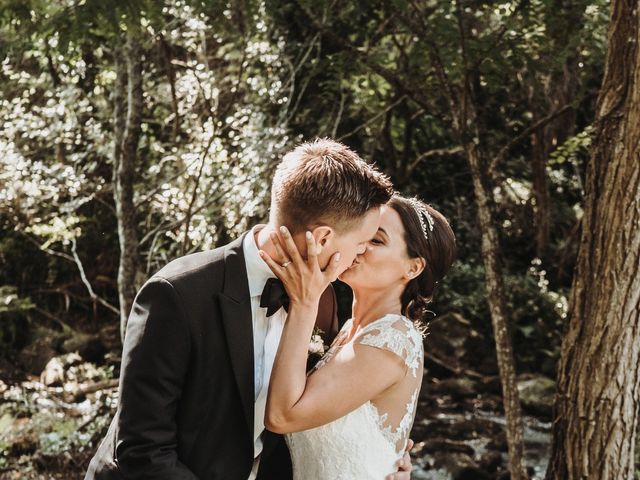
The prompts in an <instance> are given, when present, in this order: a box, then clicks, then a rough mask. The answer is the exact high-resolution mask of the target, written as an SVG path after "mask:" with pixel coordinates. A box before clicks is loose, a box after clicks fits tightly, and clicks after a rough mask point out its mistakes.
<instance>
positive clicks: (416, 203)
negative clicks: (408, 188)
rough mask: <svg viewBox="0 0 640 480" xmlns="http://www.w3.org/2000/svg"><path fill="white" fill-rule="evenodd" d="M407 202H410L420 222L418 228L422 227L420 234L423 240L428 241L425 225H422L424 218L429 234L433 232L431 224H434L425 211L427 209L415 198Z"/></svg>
mask: <svg viewBox="0 0 640 480" xmlns="http://www.w3.org/2000/svg"><path fill="white" fill-rule="evenodd" d="M409 201H410V202H411V205H412V206H413V209H414V210H415V211H416V213H417V214H418V219H419V220H420V226H421V227H422V233H424V238H427V239H428V238H429V235H428V234H427V224H426V223H424V217H426V218H427V222H428V223H429V231H430V232H433V224H434V221H433V217H432V216H431V214H430V213H429V212H428V211H427V209H426V208H425V207H424V205H423V203H422V202H421V201H420V200H418V199H417V198H411V199H410V200H409Z"/></svg>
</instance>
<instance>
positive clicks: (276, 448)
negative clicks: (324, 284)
mask: <svg viewBox="0 0 640 480" xmlns="http://www.w3.org/2000/svg"><path fill="white" fill-rule="evenodd" d="M245 235H246V234H245ZM243 238H244V236H243V237H242V238H240V239H238V240H236V241H234V242H232V243H231V244H229V245H227V246H225V247H221V248H218V249H215V250H211V251H206V252H201V253H196V254H193V255H188V256H185V257H181V258H178V259H177V260H174V261H173V262H171V263H169V264H168V265H167V266H166V267H164V268H163V269H162V270H160V271H159V272H158V273H157V274H156V275H154V276H153V277H152V278H151V279H150V280H149V281H147V283H146V284H145V285H144V286H143V287H142V289H141V290H140V291H139V292H138V295H137V296H136V299H135V302H134V305H133V307H132V310H131V313H130V315H129V321H128V324H127V331H126V335H125V340H124V346H123V353H122V368H121V374H120V398H119V403H118V409H117V411H116V414H115V416H114V418H113V421H112V422H111V425H110V427H109V430H108V432H107V435H106V437H105V438H104V440H103V441H102V443H101V444H100V446H99V447H98V450H97V452H96V454H95V455H94V457H93V459H92V460H91V463H90V465H89V469H88V471H87V474H86V476H85V480H93V479H96V480H115V479H135V480H143V479H155V480H161V479H162V480H195V479H199V480H218V479H229V480H231V479H233V480H235V479H237V480H246V479H247V478H248V476H249V473H250V471H251V467H252V464H253V415H254V359H253V328H252V325H253V322H252V316H251V304H250V297H249V286H248V281H247V271H246V266H245V262H244V254H243V249H242V240H243ZM317 325H318V326H319V327H320V328H321V329H322V330H324V331H325V332H328V334H327V338H326V339H325V341H326V342H331V340H332V338H333V336H335V334H336V332H337V328H338V323H337V315H336V301H335V294H334V292H333V289H332V288H331V287H329V288H328V289H327V291H326V292H325V293H324V294H323V297H322V299H321V304H320V308H319V314H318V319H317ZM263 441H264V450H263V453H262V456H261V462H260V470H259V473H258V478H259V479H287V478H291V460H290V458H289V454H288V450H287V448H286V445H285V443H284V441H283V438H282V436H280V435H276V434H274V433H271V432H265V434H264V437H263Z"/></svg>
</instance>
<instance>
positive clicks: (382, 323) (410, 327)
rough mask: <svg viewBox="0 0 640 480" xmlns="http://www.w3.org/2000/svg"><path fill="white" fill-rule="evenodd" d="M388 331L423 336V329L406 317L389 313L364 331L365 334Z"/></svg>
mask: <svg viewBox="0 0 640 480" xmlns="http://www.w3.org/2000/svg"><path fill="white" fill-rule="evenodd" d="M388 329H393V330H399V331H401V332H404V333H409V334H410V335H413V334H419V335H420V336H422V328H421V327H419V326H418V325H417V324H416V323H415V322H414V321H412V320H410V319H409V318H407V317H405V316H404V315H400V314H396V313H388V314H386V315H385V316H383V317H380V318H379V319H377V320H374V321H373V322H371V323H370V324H369V325H367V326H366V327H365V328H364V329H363V332H365V331H370V330H379V331H383V330H388Z"/></svg>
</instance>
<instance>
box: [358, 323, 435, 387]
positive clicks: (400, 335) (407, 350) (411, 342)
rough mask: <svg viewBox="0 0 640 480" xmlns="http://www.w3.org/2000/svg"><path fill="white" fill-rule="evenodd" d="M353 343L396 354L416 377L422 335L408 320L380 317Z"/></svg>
mask: <svg viewBox="0 0 640 480" xmlns="http://www.w3.org/2000/svg"><path fill="white" fill-rule="evenodd" d="M355 343H357V344H361V345H368V346H371V347H376V348H380V349H382V350H387V351H389V352H392V353H394V354H396V355H397V356H399V357H400V358H402V359H403V360H404V363H405V365H406V366H407V368H408V369H409V371H410V372H411V374H412V375H413V376H414V377H416V375H417V371H418V368H420V362H421V360H422V356H423V346H422V334H421V333H420V331H419V330H418V329H417V328H416V327H415V326H414V325H413V323H412V322H411V321H410V320H409V319H407V318H405V317H402V316H399V315H387V316H385V317H382V318H381V319H379V320H376V321H374V322H371V323H370V324H369V325H367V326H366V327H365V328H364V329H363V330H362V332H361V333H360V335H359V336H358V338H357V339H356V340H355Z"/></svg>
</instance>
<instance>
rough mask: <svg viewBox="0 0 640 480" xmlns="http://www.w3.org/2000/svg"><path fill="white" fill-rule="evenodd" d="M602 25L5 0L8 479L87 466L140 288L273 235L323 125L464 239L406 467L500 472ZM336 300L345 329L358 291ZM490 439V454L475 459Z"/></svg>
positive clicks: (564, 305)
mask: <svg viewBox="0 0 640 480" xmlns="http://www.w3.org/2000/svg"><path fill="white" fill-rule="evenodd" d="M610 10H611V6H610V4H609V2H607V1H604V0H602V1H599V0H596V1H580V0H574V1H570V0H528V1H525V0H520V1H497V2H494V1H483V2H479V1H462V0H461V1H458V2H450V1H441V0H392V1H382V0H374V1H369V0H360V1H357V0H349V1H339V0H334V1H331V2H329V1H326V2H324V1H321V2H314V1H307V0H299V1H291V0H265V1H257V0H245V1H238V2H220V1H214V0H207V1H188V0H165V1H162V2H155V1H142V0H129V1H101V2H98V1H94V0H86V1H84V0H82V1H74V0H57V1H46V0H29V1H10V0H4V1H3V2H2V4H1V8H0V60H1V61H2V65H1V70H0V81H1V85H2V87H1V89H0V118H1V119H2V120H1V121H2V124H1V125H2V127H1V128H0V152H2V155H1V156H0V379H1V381H0V392H2V394H3V396H4V398H3V403H2V404H1V405H0V472H2V473H0V475H6V476H7V478H18V477H12V476H11V475H13V474H16V473H17V472H21V475H22V476H21V477H19V478H27V477H26V476H25V475H32V477H28V478H49V477H46V475H49V476H50V477H51V478H54V477H55V478H58V477H56V475H61V476H60V477H59V478H71V477H70V476H69V475H70V472H72V473H73V474H74V475H77V476H81V472H83V471H84V469H85V468H86V462H87V460H88V458H89V457H90V455H91V453H92V452H93V450H94V449H95V446H96V445H97V442H98V441H99V440H100V438H101V437H102V435H103V434H104V432H105V425H106V424H107V422H108V420H109V419H110V415H111V414H112V413H113V408H114V405H115V398H116V395H117V390H116V389H115V388H114V387H116V386H117V380H115V379H117V374H118V368H119V355H120V349H121V340H120V338H121V331H120V329H121V324H124V322H125V321H126V313H127V312H128V309H129V308H128V307H129V306H130V304H131V301H132V299H133V296H134V294H135V291H136V290H137V289H138V288H139V287H140V286H141V285H142V283H144V281H145V279H147V278H148V277H149V276H150V275H152V274H153V273H154V272H155V271H157V270H158V269H159V268H161V267H162V266H163V265H164V264H166V263H167V262H169V261H170V260H172V259H174V258H176V257H178V256H180V255H185V254H188V253H191V252H195V251H199V250H202V249H209V248H214V247H216V246H219V245H223V244H225V243H227V242H229V241H230V240H232V239H234V238H236V237H237V236H239V235H240V234H241V233H242V232H244V231H245V230H247V229H248V228H249V227H250V226H252V225H253V224H256V223H259V222H263V221H264V220H265V218H266V214H267V208H268V198H269V193H270V192H269V187H270V178H271V176H272V173H273V171H274V167H275V165H276V164H277V162H278V161H279V159H280V158H281V156H282V154H283V153H285V152H286V151H288V150H289V149H291V148H292V147H293V146H295V145H296V144H297V143H300V142H302V141H305V140H310V139H313V138H315V137H324V136H328V137H332V138H336V139H338V140H340V141H341V142H344V143H346V144H348V145H349V146H351V147H352V148H354V149H355V150H356V151H357V152H359V153H360V154H361V155H362V156H363V158H365V159H366V160H367V161H369V162H373V163H375V164H376V165H377V166H378V167H379V168H380V169H381V170H383V171H384V172H385V173H387V174H388V175H389V176H390V178H391V179H392V181H393V182H394V184H395V186H396V188H397V189H398V190H399V191H400V192H402V193H405V194H408V195H417V196H418V197H420V198H422V199H424V200H425V201H427V202H429V203H431V204H432V205H433V206H434V207H436V208H437V209H438V210H440V211H441V212H443V214H444V215H445V216H446V217H447V218H449V220H450V222H451V224H452V227H453V229H454V231H455V233H456V237H457V241H458V260H457V262H456V263H455V265H454V267H453V269H452V271H451V272H450V274H449V275H448V277H447V278H446V279H445V281H444V283H443V285H442V286H441V287H440V290H439V292H438V294H437V296H436V299H435V302H434V303H433V304H432V306H431V310H432V311H433V312H434V319H433V320H432V326H433V328H432V330H433V335H432V337H431V338H430V339H428V340H427V343H426V345H427V349H426V355H427V359H426V360H427V367H428V371H429V373H428V375H429V377H428V380H427V382H426V383H425V386H424V387H423V390H427V391H428V392H431V394H433V395H434V397H429V396H428V395H429V393H427V394H424V396H423V398H422V400H421V407H420V412H419V415H418V419H417V420H416V427H415V428H414V432H413V434H412V437H413V438H414V439H415V440H416V441H417V442H418V447H417V448H418V450H417V451H416V452H415V460H414V462H415V464H416V468H417V470H418V471H417V472H416V473H415V474H414V478H464V477H463V476H461V475H464V472H465V471H467V472H469V471H475V472H476V473H475V475H476V477H468V478H503V477H500V475H504V472H505V469H506V468H507V467H506V464H507V463H508V460H507V459H506V457H505V452H506V444H507V443H509V441H505V440H504V439H503V440H500V435H503V436H504V432H503V428H502V426H500V427H498V428H494V425H500V422H499V421H498V422H496V421H493V420H496V419H500V418H504V413H503V411H504V408H503V406H502V397H503V396H504V393H503V392H504V391H503V390H501V387H500V381H499V379H500V374H501V375H502V380H503V381H502V384H503V385H504V384H505V378H506V377H508V376H509V369H508V368H506V367H505V365H507V366H508V363H509V356H510V355H511V356H512V360H513V372H512V373H515V375H517V387H518V388H517V390H518V391H519V392H520V394H521V396H522V395H524V396H525V397H526V396H527V395H528V393H527V392H528V390H527V389H528V388H530V387H531V388H533V394H531V395H532V396H533V398H522V401H523V404H524V403H526V405H525V413H527V414H530V415H532V416H533V417H535V418H536V419H537V420H535V422H537V423H535V425H534V424H531V425H533V427H532V428H533V431H536V432H547V433H548V432H549V431H550V425H549V423H548V422H549V420H550V415H551V413H550V408H551V406H550V402H552V400H553V380H554V379H555V377H556V371H557V365H558V361H559V358H560V350H561V343H562V336H563V332H564V331H565V330H566V326H567V325H566V324H567V318H568V314H569V298H570V289H571V285H572V279H573V273H574V267H575V265H576V260H577V253H578V247H579V243H580V233H581V223H582V219H583V213H584V211H583V202H584V195H585V181H586V170H587V162H588V159H589V154H590V150H589V148H590V145H591V141H592V134H593V122H594V117H595V113H596V100H597V96H598V92H599V89H600V86H601V84H602V79H603V70H604V61H605V51H606V46H607V28H608V26H609V20H610ZM461 98H462V99H463V100H460V99H461ZM469 146H471V149H470V147H469ZM473 152H476V154H477V155H476V156H477V158H476V160H477V161H476V162H475V163H474V161H473V158H471V160H470V155H472V156H473V155H474V154H473ZM478 189H481V190H482V191H484V192H485V193H487V194H488V196H487V201H486V202H485V203H484V204H482V202H479V201H478V195H477V192H478V191H479V190H478ZM483 212H484V213H485V214H487V215H488V216H485V217H483ZM483 218H484V220H483ZM483 222H489V224H490V225H492V228H493V231H495V234H496V236H495V238H487V237H486V232H487V229H486V228H485V227H486V225H488V224H486V223H483ZM491 241H493V244H491V247H492V248H488V247H487V245H488V244H490V243H491ZM487 242H488V243H487ZM494 247H495V248H494ZM492 275H493V276H492ZM495 275H497V277H496V276H495ZM495 278H500V279H502V282H503V284H502V285H501V284H499V283H498V284H497V288H498V290H493V289H494V287H496V283H495V282H494V281H493V280H494V279H495ZM337 288H338V291H339V292H340V299H341V315H342V317H343V319H344V318H345V316H346V315H348V313H349V292H348V291H347V289H346V287H344V286H342V285H337ZM494 294H495V297H492V295H494ZM493 298H498V300H499V302H502V307H501V309H498V310H495V309H494V307H495V305H492V301H494V300H493ZM498 306H499V305H498ZM496 312H498V313H499V314H500V312H501V313H502V316H503V317H504V318H503V320H504V321H505V324H506V325H508V333H507V335H506V337H504V335H503V336H502V337H500V329H498V330H496V325H498V326H499V325H500V324H499V323H498V324H496V323H495V322H496ZM498 316H500V315H498ZM498 320H499V319H498ZM492 322H494V323H492ZM505 342H506V343H505ZM496 344H497V345H498V348H497V349H496ZM504 347H506V349H507V351H506V355H505V356H503V357H500V352H501V351H503V350H504ZM500 358H502V362H503V363H500ZM52 359H53V361H52ZM508 383H509V382H507V384H508ZM514 385H515V384H514ZM531 395H529V397H530V396H531ZM437 396H440V397H441V398H439V399H438V398H436V397H437ZM543 397H545V398H546V403H545V398H543ZM443 398H444V399H445V400H443ZM549 398H551V400H549ZM442 409H444V410H446V411H447V412H448V413H449V414H453V413H456V412H457V413H456V414H459V415H460V418H463V417H464V414H465V413H467V414H468V413H470V412H471V413H473V412H475V411H476V410H481V411H491V412H493V413H495V415H496V416H495V418H494V417H488V418H487V419H485V420H486V422H488V423H486V422H485V423H481V424H473V425H471V426H470V425H468V424H465V425H466V428H467V430H465V431H464V432H463V433H460V434H459V435H460V436H459V438H458V439H457V440H459V441H457V443H456V442H453V443H449V444H447V443H446V438H445V440H444V441H445V443H442V441H441V443H437V442H435V440H434V438H430V437H429V435H432V433H428V432H427V431H431V432H433V431H434V429H433V428H431V429H430V428H427V427H429V426H431V427H433V426H434V423H433V422H434V421H435V420H434V419H435V417H436V412H440V411H441V410H442ZM452 412H453V413H452ZM452 418H453V417H452ZM429 419H430V420H429ZM460 421H462V420H460ZM465 421H466V420H465ZM531 421H532V422H534V420H531ZM483 422H484V420H483ZM458 424H459V423H458ZM503 424H504V422H503ZM447 425H449V427H450V425H451V424H447ZM531 425H530V426H531ZM420 426H422V427H420ZM441 426H442V427H443V429H444V430H443V432H442V435H441V437H446V436H447V433H446V430H449V432H450V431H451V429H450V428H445V427H446V425H441ZM469 429H471V430H472V431H473V434H471V433H470V432H471V430H469ZM436 430H437V429H436ZM501 432H502V433H501ZM483 435H484V436H486V439H487V441H493V442H494V443H496V444H497V446H495V445H494V447H495V448H493V449H492V448H489V447H488V446H486V445H485V447H483V448H481V449H478V448H475V447H477V442H476V444H473V441H474V438H475V439H477V438H484V437H483ZM529 437H531V435H529ZM527 438H528V434H527V431H526V429H525V443H526V440H527ZM544 438H546V437H544V436H543V439H542V440H539V441H538V445H537V447H536V446H531V444H529V446H528V447H527V449H526V451H525V454H524V455H525V459H526V458H527V456H528V455H529V456H530V454H531V452H534V451H535V452H536V459H537V461H538V463H539V465H537V466H536V465H534V464H535V461H534V462H532V461H528V462H527V463H528V464H529V474H530V475H532V476H534V477H535V476H536V475H537V477H536V478H538V477H539V478H542V476H541V475H543V474H544V469H545V467H546V466H545V465H544V461H545V460H548V451H546V449H547V447H548V444H549V441H548V439H547V440H544ZM441 440H442V438H441ZM449 440H451V439H449ZM529 440H531V438H529ZM451 441H452V440H451ZM434 442H435V443H434ZM534 443H535V442H534ZM500 444H501V445H502V446H500ZM473 445H475V447H474V446H473ZM545 445H546V446H545ZM469 449H471V450H469ZM496 452H498V453H496ZM545 452H546V453H545ZM439 455H440V456H439ZM445 456H446V457H447V458H448V460H445V459H444V457H445ZM637 458H638V456H637V455H636V464H637V463H638V459H637ZM452 459H453V460H452ZM465 469H466V470H465ZM473 469H477V470H473ZM637 470H638V469H637V468H636V478H640V474H638V473H637ZM436 472H438V473H437V474H438V475H441V476H434V475H436ZM461 472H462V473H461ZM541 472H542V473H541ZM421 475H422V476H421ZM430 475H431V476H430ZM482 475H485V477H483V476H482ZM41 476H42V477H41Z"/></svg>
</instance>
